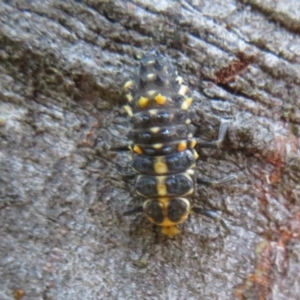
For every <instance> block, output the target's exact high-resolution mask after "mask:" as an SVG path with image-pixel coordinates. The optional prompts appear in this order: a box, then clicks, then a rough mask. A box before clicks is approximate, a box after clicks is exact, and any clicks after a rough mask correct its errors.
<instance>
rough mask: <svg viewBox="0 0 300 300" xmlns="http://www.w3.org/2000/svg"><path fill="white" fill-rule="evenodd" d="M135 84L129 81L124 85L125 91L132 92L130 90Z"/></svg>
mask: <svg viewBox="0 0 300 300" xmlns="http://www.w3.org/2000/svg"><path fill="white" fill-rule="evenodd" d="M133 84H134V82H133V80H129V81H127V82H126V83H125V84H124V89H125V91H128V90H130V89H131V88H132V87H133Z"/></svg>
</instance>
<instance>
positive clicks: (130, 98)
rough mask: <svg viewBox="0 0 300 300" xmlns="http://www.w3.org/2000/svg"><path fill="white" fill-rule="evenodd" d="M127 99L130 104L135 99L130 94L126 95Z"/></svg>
mask: <svg viewBox="0 0 300 300" xmlns="http://www.w3.org/2000/svg"><path fill="white" fill-rule="evenodd" d="M126 98H127V100H128V102H131V101H132V99H133V97H132V95H131V94H130V93H129V94H127V95H126Z"/></svg>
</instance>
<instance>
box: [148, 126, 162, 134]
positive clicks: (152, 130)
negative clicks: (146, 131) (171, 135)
mask: <svg viewBox="0 0 300 300" xmlns="http://www.w3.org/2000/svg"><path fill="white" fill-rule="evenodd" d="M159 129H160V128H159V127H151V128H150V132H151V133H157V132H159Z"/></svg>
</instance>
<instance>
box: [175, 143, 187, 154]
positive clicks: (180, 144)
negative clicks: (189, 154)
mask: <svg viewBox="0 0 300 300" xmlns="http://www.w3.org/2000/svg"><path fill="white" fill-rule="evenodd" d="M186 148H187V143H186V142H185V141H184V142H180V143H179V145H178V147H177V150H178V151H179V152H182V151H184V150H185V149H186Z"/></svg>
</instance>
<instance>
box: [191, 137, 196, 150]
mask: <svg viewBox="0 0 300 300" xmlns="http://www.w3.org/2000/svg"><path fill="white" fill-rule="evenodd" d="M196 145H197V142H196V140H195V139H192V140H190V148H195V146H196Z"/></svg>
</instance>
